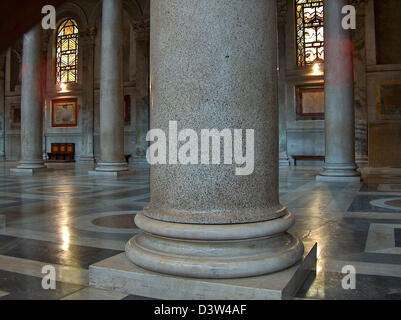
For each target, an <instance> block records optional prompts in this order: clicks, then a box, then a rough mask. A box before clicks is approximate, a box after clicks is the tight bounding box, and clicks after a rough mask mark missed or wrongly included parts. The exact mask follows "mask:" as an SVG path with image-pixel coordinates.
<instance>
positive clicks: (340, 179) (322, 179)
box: [316, 175, 361, 183]
mask: <svg viewBox="0 0 401 320" xmlns="http://www.w3.org/2000/svg"><path fill="white" fill-rule="evenodd" d="M316 181H317V182H333V183H335V182H350V183H359V182H361V177H360V176H354V177H345V176H323V175H318V176H316Z"/></svg>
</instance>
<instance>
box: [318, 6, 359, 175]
mask: <svg viewBox="0 0 401 320" xmlns="http://www.w3.org/2000/svg"><path fill="white" fill-rule="evenodd" d="M347 4H348V1H347V0H338V1H327V0H326V1H325V3H324V5H325V26H324V27H325V109H326V121H325V123H326V163H325V165H324V166H323V172H322V173H321V175H320V176H318V177H317V180H318V181H327V182H331V181H332V182H340V181H359V180H360V178H359V173H358V172H357V171H356V169H357V166H356V164H355V124H354V121H355V119H354V79H353V61H352V42H351V30H346V29H344V28H343V27H342V19H343V15H342V13H341V10H342V8H343V7H344V6H345V5H347Z"/></svg>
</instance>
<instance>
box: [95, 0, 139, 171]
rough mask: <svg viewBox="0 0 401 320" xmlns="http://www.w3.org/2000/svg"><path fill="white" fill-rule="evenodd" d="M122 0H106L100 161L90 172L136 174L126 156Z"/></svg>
mask: <svg viewBox="0 0 401 320" xmlns="http://www.w3.org/2000/svg"><path fill="white" fill-rule="evenodd" d="M122 15H123V8H122V0H103V9H102V45H101V52H102V54H101V80H100V161H99V162H98V163H97V167H96V169H95V171H89V175H100V176H115V177H117V176H120V175H126V174H132V171H129V170H128V164H127V161H126V160H125V157H124V106H123V59H122V58H123V56H122V55H123V43H122V34H123V25H122V18H123V17H122Z"/></svg>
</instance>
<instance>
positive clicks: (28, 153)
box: [10, 25, 47, 175]
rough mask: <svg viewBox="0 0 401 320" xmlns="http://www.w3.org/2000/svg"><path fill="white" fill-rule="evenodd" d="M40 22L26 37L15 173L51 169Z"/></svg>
mask: <svg viewBox="0 0 401 320" xmlns="http://www.w3.org/2000/svg"><path fill="white" fill-rule="evenodd" d="M40 30H41V29H40V26H39V25H38V26H35V27H34V28H32V29H31V30H30V31H28V32H27V33H26V34H24V39H23V54H22V69H23V70H24V72H23V75H22V87H21V160H20V162H19V165H18V166H17V168H15V169H11V170H10V174H11V175H34V174H36V173H42V172H44V171H46V170H47V168H46V166H45V165H44V161H43V158H42V101H41V83H42V82H41V72H40V62H41V61H40V55H41V50H40V44H41V42H40Z"/></svg>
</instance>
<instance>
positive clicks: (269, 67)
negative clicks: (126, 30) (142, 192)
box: [126, 0, 303, 278]
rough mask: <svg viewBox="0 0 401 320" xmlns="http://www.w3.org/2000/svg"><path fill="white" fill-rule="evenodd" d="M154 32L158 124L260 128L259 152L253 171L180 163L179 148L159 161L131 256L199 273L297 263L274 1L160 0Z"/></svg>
mask: <svg viewBox="0 0 401 320" xmlns="http://www.w3.org/2000/svg"><path fill="white" fill-rule="evenodd" d="M150 31H151V36H150V38H151V67H150V70H151V71H150V72H151V76H150V78H151V99H150V100H151V128H153V129H162V130H163V131H164V132H165V133H166V134H167V133H168V134H169V135H172V134H173V135H175V133H173V132H170V130H169V128H170V127H169V122H170V121H177V125H178V132H179V131H180V130H183V129H192V130H193V131H195V132H196V133H197V135H198V137H201V136H202V134H201V131H202V130H204V129H208V130H211V129H216V130H218V131H219V132H222V130H224V129H229V130H231V132H233V131H234V129H238V130H241V129H242V130H243V133H244V136H245V130H247V129H253V130H254V134H255V148H254V152H253V149H252V150H249V149H248V148H247V151H246V152H248V153H249V152H251V153H253V154H254V171H253V173H252V172H251V174H250V175H244V176H239V175H236V171H235V168H236V167H237V165H235V164H233V165H231V164H223V161H221V164H210V165H207V164H191V165H184V164H173V162H174V156H172V152H171V150H170V151H169V152H168V156H167V158H168V159H170V160H169V164H167V165H162V164H157V165H153V166H152V168H151V203H150V204H149V206H148V207H146V208H145V209H144V211H143V212H142V213H141V214H139V215H137V217H136V220H135V221H136V224H137V225H138V227H139V228H141V229H142V230H143V231H145V232H144V233H143V234H141V235H139V236H137V237H135V238H133V239H132V240H131V241H130V242H129V243H128V244H127V247H126V252H127V255H128V257H129V258H130V259H131V260H132V261H133V262H134V263H135V264H137V265H139V266H141V267H143V268H146V269H150V270H153V271H157V272H161V273H167V274H174V275H179V276H189V277H199V278H235V277H247V276H253V275H260V274H265V273H270V272H274V271H278V270H281V269H284V268H287V267H288V266H290V265H292V264H294V263H296V262H297V261H298V260H299V259H300V258H301V256H302V253H303V245H302V243H301V242H300V241H298V240H297V239H295V238H293V237H292V236H291V235H289V234H287V233H286V230H287V229H288V228H289V227H290V226H291V225H292V224H293V222H294V219H293V217H292V216H291V214H290V213H289V212H288V211H287V210H286V208H285V207H284V206H282V205H281V204H280V202H279V197H278V107H277V38H276V34H277V33H276V4H275V1H260V0H248V1H246V2H244V1H240V0H198V1H193V0H169V1H165V0H160V1H151V28H150ZM244 140H245V139H244ZM221 141H222V145H221V148H223V139H221ZM183 144H184V141H183V142H182V143H179V146H180V145H181V146H182V145H183ZM244 144H245V143H244ZM199 150H200V147H199ZM221 153H223V152H221ZM199 158H200V157H199ZM198 163H201V162H200V159H199V162H198Z"/></svg>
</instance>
